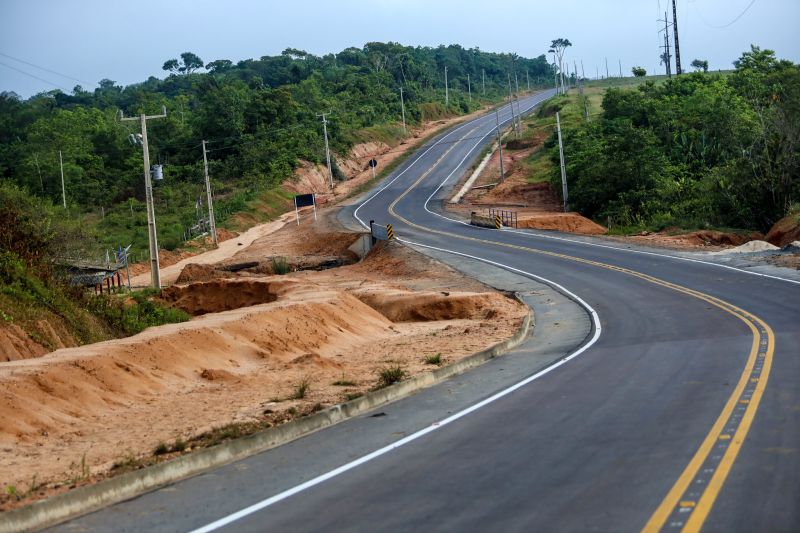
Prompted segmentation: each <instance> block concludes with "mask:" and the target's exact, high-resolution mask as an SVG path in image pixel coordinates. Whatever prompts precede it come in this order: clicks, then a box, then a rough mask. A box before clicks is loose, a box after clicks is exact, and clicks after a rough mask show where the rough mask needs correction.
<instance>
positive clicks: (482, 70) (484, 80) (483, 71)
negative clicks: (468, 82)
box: [481, 68, 486, 96]
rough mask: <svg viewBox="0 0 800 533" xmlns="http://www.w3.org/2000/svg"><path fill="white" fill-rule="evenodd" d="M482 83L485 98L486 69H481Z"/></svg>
mask: <svg viewBox="0 0 800 533" xmlns="http://www.w3.org/2000/svg"><path fill="white" fill-rule="evenodd" d="M481 83H482V84H483V96H486V69H485V68H482V69H481Z"/></svg>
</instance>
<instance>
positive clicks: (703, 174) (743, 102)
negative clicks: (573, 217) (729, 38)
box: [549, 46, 800, 231]
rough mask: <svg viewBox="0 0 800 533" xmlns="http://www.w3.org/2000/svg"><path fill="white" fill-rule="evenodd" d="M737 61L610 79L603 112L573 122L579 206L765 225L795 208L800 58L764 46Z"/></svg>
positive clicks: (606, 212)
mask: <svg viewBox="0 0 800 533" xmlns="http://www.w3.org/2000/svg"><path fill="white" fill-rule="evenodd" d="M701 66H702V65H701ZM734 66H735V67H736V68H735V70H734V71H733V72H732V73H730V74H708V73H705V72H703V71H700V72H696V73H692V74H686V75H682V76H679V77H674V78H672V79H670V80H668V81H665V82H664V83H660V84H656V83H654V82H652V81H651V82H646V83H645V84H643V85H640V86H639V87H638V88H635V89H609V90H608V91H607V93H606V94H605V96H604V98H603V102H602V115H601V116H600V117H599V118H598V119H596V120H592V121H591V122H588V123H584V124H580V125H578V126H575V127H569V128H566V129H565V131H564V146H565V152H566V154H567V158H566V162H567V174H568V176H569V179H570V183H569V199H570V205H571V207H573V208H574V209H576V210H579V211H580V212H582V213H583V214H585V215H587V216H589V217H592V218H595V219H598V220H601V221H603V222H605V221H607V220H609V219H610V220H611V221H612V223H615V224H616V225H621V226H635V227H653V228H654V229H663V228H665V227H667V226H682V227H696V228H703V227H731V228H742V229H757V230H760V231H766V230H767V229H769V227H770V226H771V225H772V224H774V223H775V222H776V221H777V220H779V219H780V218H782V217H783V216H785V215H787V214H788V213H789V212H791V211H794V210H798V206H797V202H798V201H800V159H799V158H798V148H799V147H800V67H798V65H796V64H794V63H792V62H790V61H785V60H779V59H777V58H776V56H775V53H774V52H773V51H772V50H762V49H760V48H759V47H757V46H753V47H751V50H749V51H747V52H745V53H744V54H742V56H741V57H740V58H739V59H738V60H737V61H736V62H735V63H734ZM549 143H550V146H551V158H552V159H553V161H554V162H555V163H556V164H557V163H558V150H557V143H556V141H555V140H554V139H551V140H550V141H549ZM560 180H561V177H560V174H558V173H554V174H553V176H552V182H553V185H554V189H555V190H560Z"/></svg>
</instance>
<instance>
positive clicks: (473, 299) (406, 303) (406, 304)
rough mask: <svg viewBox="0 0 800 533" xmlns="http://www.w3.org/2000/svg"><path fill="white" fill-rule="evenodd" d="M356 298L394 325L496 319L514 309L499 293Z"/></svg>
mask: <svg viewBox="0 0 800 533" xmlns="http://www.w3.org/2000/svg"><path fill="white" fill-rule="evenodd" d="M353 294H354V296H355V297H356V298H358V299H359V300H361V301H362V302H364V303H365V304H367V305H368V306H370V307H371V308H373V309H375V310H376V311H378V312H379V313H380V314H382V315H383V316H385V317H386V318H388V319H389V320H391V321H392V322H420V321H428V320H456V319H469V320H471V319H477V318H495V317H498V316H499V315H501V314H503V313H504V312H509V311H511V310H512V309H513V308H514V304H513V303H512V302H509V301H508V299H507V298H505V297H504V296H502V295H500V294H496V293H482V294H476V293H469V292H465V293H460V292H454V293H450V292H425V293H414V292H408V291H355V292H354V293H353Z"/></svg>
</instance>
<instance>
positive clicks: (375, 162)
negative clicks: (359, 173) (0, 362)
mask: <svg viewBox="0 0 800 533" xmlns="http://www.w3.org/2000/svg"><path fill="white" fill-rule="evenodd" d="M369 166H371V167H372V168H375V167H377V166H378V160H377V159H370V160H369Z"/></svg>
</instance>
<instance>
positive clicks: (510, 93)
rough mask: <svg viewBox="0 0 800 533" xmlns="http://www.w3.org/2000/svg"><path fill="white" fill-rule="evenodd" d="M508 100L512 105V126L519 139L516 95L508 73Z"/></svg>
mask: <svg viewBox="0 0 800 533" xmlns="http://www.w3.org/2000/svg"><path fill="white" fill-rule="evenodd" d="M508 99H509V103H510V104H511V125H512V126H513V128H514V132H515V133H516V135H517V137H519V130H517V119H516V117H515V116H514V93H513V92H512V91H511V73H510V72H509V73H508Z"/></svg>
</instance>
